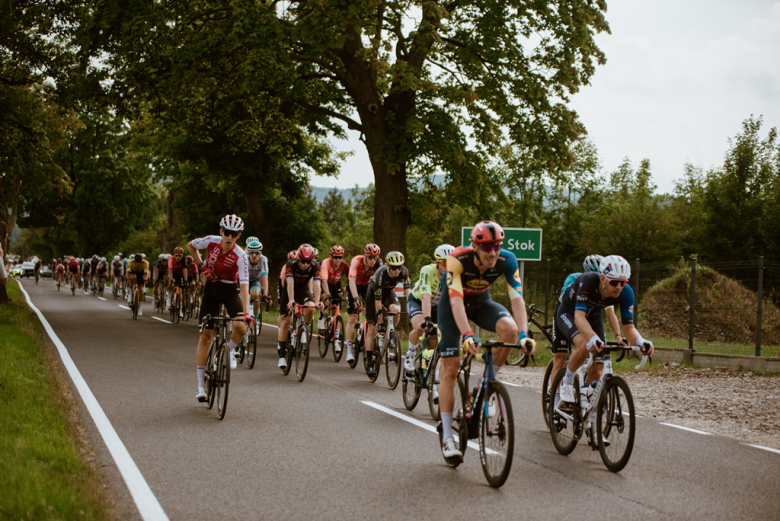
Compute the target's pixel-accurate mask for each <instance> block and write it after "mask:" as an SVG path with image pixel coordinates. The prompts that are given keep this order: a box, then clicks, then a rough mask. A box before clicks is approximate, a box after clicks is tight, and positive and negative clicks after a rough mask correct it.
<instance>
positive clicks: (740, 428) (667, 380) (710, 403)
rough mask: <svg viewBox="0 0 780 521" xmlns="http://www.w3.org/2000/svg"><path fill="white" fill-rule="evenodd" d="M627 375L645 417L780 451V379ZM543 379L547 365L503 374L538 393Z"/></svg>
mask: <svg viewBox="0 0 780 521" xmlns="http://www.w3.org/2000/svg"><path fill="white" fill-rule="evenodd" d="M621 376H623V377H624V378H625V379H626V380H627V381H628V384H629V386H630V387H631V393H632V394H633V396H634V405H635V406H636V413H637V414H638V415H640V416H644V417H646V418H653V419H655V420H657V421H660V422H668V423H674V424H675V425H681V426H683V427H689V428H691V429H697V430H702V431H705V432H710V433H712V434H717V435H719V436H727V437H729V438H734V439H737V440H740V441H743V442H745V443H753V444H756V445H763V446H765V447H771V448H774V449H780V375H769V374H768V375H759V374H756V373H752V372H742V371H739V372H737V371H726V370H716V369H693V368H690V367H685V366H681V365H679V364H674V363H666V364H662V365H660V366H657V367H655V368H654V369H653V371H652V372H645V371H642V372H633V371H631V372H623V373H621ZM543 378H544V368H543V367H527V368H519V367H505V368H504V369H502V370H501V380H505V381H507V382H510V383H516V384H519V385H522V386H524V387H531V388H533V389H537V390H541V389H542V379H543Z"/></svg>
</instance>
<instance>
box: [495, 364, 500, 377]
mask: <svg viewBox="0 0 780 521" xmlns="http://www.w3.org/2000/svg"><path fill="white" fill-rule="evenodd" d="M500 371H501V366H498V365H496V364H493V376H495V377H496V378H498V373H499V372H500Z"/></svg>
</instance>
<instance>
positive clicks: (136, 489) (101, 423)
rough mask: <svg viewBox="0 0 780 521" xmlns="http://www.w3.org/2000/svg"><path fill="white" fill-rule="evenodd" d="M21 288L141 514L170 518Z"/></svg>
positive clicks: (90, 391) (57, 339)
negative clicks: (58, 355)
mask: <svg viewBox="0 0 780 521" xmlns="http://www.w3.org/2000/svg"><path fill="white" fill-rule="evenodd" d="M17 282H19V281H17ZM19 288H20V289H21V290H22V292H23V293H24V296H25V297H26V298H27V304H28V305H29V306H30V308H32V310H33V311H35V314H36V315H38V318H39V319H40V320H41V323H42V324H43V327H44V329H45V330H46V332H47V333H48V334H49V337H50V338H51V340H52V342H53V343H54V345H55V346H57V350H58V351H59V353H60V358H62V364H63V365H64V366H65V369H67V370H68V374H69V375H70V377H71V379H72V380H73V385H75V386H76V390H77V391H78V392H79V395H81V399H82V400H84V405H86V406H87V410H88V411H89V414H90V415H91V416H92V419H93V420H94V422H95V426H96V427H97V428H98V431H99V432H100V435H101V436H102V437H103V441H104V442H105V443H106V446H107V447H108V450H109V452H110V453H111V456H113V458H114V461H115V462H116V466H117V467H118V468H119V472H120V473H121V474H122V477H123V478H124V480H125V483H126V484H127V488H128V489H129V490H130V495H132V496H133V500H134V501H135V504H136V506H137V507H138V512H139V513H140V514H141V517H142V518H143V519H144V520H145V521H147V520H158V519H160V520H167V519H168V516H167V515H166V514H165V511H164V510H163V509H162V506H161V505H160V502H159V501H157V497H155V495H154V492H152V489H151V488H150V487H149V484H148V483H147V482H146V480H145V479H144V476H143V474H141V471H140V470H139V469H138V466H137V465H136V464H135V461H133V458H132V457H131V456H130V453H129V452H128V451H127V447H125V444H124V443H122V440H121V439H120V438H119V435H118V434H117V433H116V430H114V426H113V425H111V422H110V421H109V420H108V416H106V413H105V412H104V411H103V408H102V407H101V406H100V404H99V403H98V401H97V399H96V398H95V395H94V394H92V390H91V389H90V388H89V386H88V385H87V382H86V381H84V378H83V377H82V376H81V373H80V372H79V370H78V368H77V367H76V364H75V363H74V362H73V359H72V358H71V357H70V353H69V352H68V349H67V348H66V347H65V344H63V343H62V341H61V340H60V338H59V337H58V336H57V334H56V333H55V332H54V329H52V327H51V325H49V322H48V321H47V320H46V317H44V316H43V313H41V311H40V310H39V309H38V308H37V307H35V304H33V303H32V300H31V299H30V295H29V294H28V293H27V291H26V290H25V289H24V287H22V283H21V282H19Z"/></svg>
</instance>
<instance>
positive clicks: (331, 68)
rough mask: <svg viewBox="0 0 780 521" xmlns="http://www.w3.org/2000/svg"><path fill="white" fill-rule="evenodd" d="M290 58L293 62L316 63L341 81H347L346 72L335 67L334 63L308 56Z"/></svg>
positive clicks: (292, 56)
mask: <svg viewBox="0 0 780 521" xmlns="http://www.w3.org/2000/svg"><path fill="white" fill-rule="evenodd" d="M290 58H292V59H293V60H298V61H302V62H308V63H314V64H316V65H319V66H320V67H322V68H323V69H326V70H329V71H330V72H332V73H333V74H335V75H336V76H337V77H338V79H339V81H342V82H346V81H347V74H346V72H345V71H343V70H341V69H339V68H338V67H336V66H334V65H333V64H332V63H328V62H327V61H325V60H323V59H321V58H316V57H314V56H306V55H303V54H291V55H290Z"/></svg>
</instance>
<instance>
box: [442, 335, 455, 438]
mask: <svg viewBox="0 0 780 521" xmlns="http://www.w3.org/2000/svg"><path fill="white" fill-rule="evenodd" d="M454 352H457V349H454ZM441 361H442V371H441V386H440V387H439V411H440V412H441V424H442V428H443V430H444V432H443V436H442V439H443V440H447V439H449V438H452V411H453V410H454V408H455V380H456V379H457V378H458V367H459V366H460V358H459V357H458V356H457V355H456V356H452V357H447V358H442V359H441Z"/></svg>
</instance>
